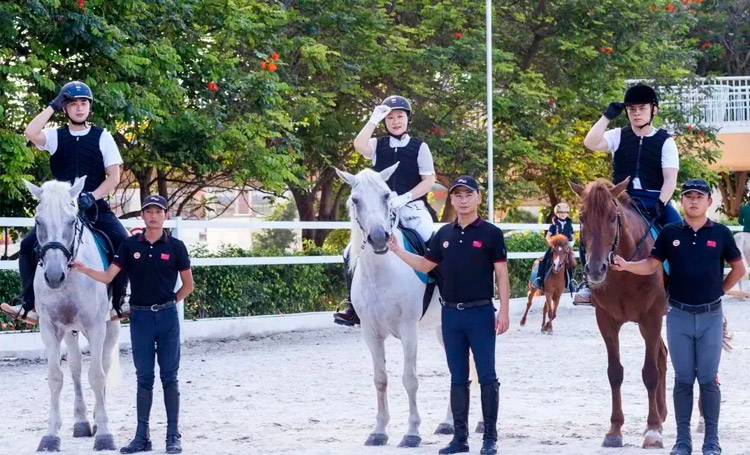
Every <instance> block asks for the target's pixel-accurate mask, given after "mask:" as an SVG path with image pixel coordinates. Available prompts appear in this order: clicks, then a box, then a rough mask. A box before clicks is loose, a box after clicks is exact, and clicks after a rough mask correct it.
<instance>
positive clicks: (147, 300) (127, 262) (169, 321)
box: [72, 195, 193, 453]
mask: <svg viewBox="0 0 750 455" xmlns="http://www.w3.org/2000/svg"><path fill="white" fill-rule="evenodd" d="M141 216H142V217H143V221H144V222H145V223H146V230H145V231H144V232H143V233H142V234H138V235H135V236H132V237H129V238H127V239H125V240H124V241H123V242H122V244H121V245H120V248H119V249H118V250H117V254H116V255H115V258H114V261H112V264H111V265H110V266H109V268H108V269H107V270H105V271H103V272H102V271H96V270H92V269H91V268H89V267H87V266H86V265H84V264H83V263H81V262H79V261H74V262H73V264H72V266H73V269H74V270H76V271H79V272H81V273H85V274H86V275H88V276H90V277H91V278H93V279H95V280H97V281H100V282H102V283H109V282H110V281H112V279H113V278H114V277H115V276H116V275H117V274H118V273H119V272H120V271H121V270H124V271H125V273H126V274H127V275H128V278H130V285H131V287H132V289H131V294H130V311H131V313H130V340H131V343H132V346H133V362H134V363H135V373H136V376H137V378H138V392H137V397H136V403H137V414H138V427H137V429H136V434H135V438H134V439H133V440H132V441H131V442H130V444H128V445H127V446H125V447H123V448H122V449H121V450H120V452H121V453H136V452H147V451H150V450H151V448H152V447H151V438H150V435H149V414H150V413H151V403H152V401H153V388H154V357H156V358H157V360H158V362H159V376H160V377H161V384H162V388H163V389H164V406H165V408H166V410H167V444H166V445H167V453H181V452H182V444H181V442H180V433H179V431H178V428H177V419H178V415H179V409H180V392H179V389H178V386H177V371H178V369H179V367H180V321H179V315H178V312H177V304H176V302H178V301H180V300H183V299H184V298H185V297H187V295H188V294H190V292H192V290H193V274H192V272H191V271H190V258H189V257H188V252H187V249H186V248H185V244H184V243H182V241H180V240H179V239H175V238H173V237H171V236H169V235H168V234H167V233H166V231H164V229H163V227H164V220H165V219H166V218H167V201H166V199H164V198H163V197H162V196H159V195H151V196H149V197H147V198H146V199H145V200H144V201H143V204H142V205H141ZM178 273H179V274H180V278H181V279H182V287H180V289H179V290H178V291H177V293H175V291H174V288H175V286H176V284H177V274H178Z"/></svg>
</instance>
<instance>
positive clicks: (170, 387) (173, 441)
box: [164, 382, 182, 453]
mask: <svg viewBox="0 0 750 455" xmlns="http://www.w3.org/2000/svg"><path fill="white" fill-rule="evenodd" d="M164 407H165V408H166V410H167V453H182V444H181V443H180V431H179V427H178V422H179V417H180V388H179V384H178V383H177V382H173V383H171V384H166V385H165V386H164Z"/></svg>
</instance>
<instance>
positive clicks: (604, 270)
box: [602, 263, 607, 272]
mask: <svg viewBox="0 0 750 455" xmlns="http://www.w3.org/2000/svg"><path fill="white" fill-rule="evenodd" d="M606 271H607V264H606V263H602V272H606Z"/></svg>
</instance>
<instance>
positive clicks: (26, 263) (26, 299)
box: [18, 254, 36, 317]
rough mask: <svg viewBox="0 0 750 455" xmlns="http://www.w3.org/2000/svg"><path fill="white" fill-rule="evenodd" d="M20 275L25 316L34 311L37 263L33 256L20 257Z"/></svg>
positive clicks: (21, 255) (20, 255)
mask: <svg viewBox="0 0 750 455" xmlns="http://www.w3.org/2000/svg"><path fill="white" fill-rule="evenodd" d="M18 273H19V275H21V300H22V301H23V314H22V316H24V317H25V316H26V314H27V313H28V312H29V311H33V310H34V275H35V274H36V262H35V261H34V255H33V254H19V255H18Z"/></svg>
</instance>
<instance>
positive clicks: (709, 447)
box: [700, 381, 721, 455]
mask: <svg viewBox="0 0 750 455" xmlns="http://www.w3.org/2000/svg"><path fill="white" fill-rule="evenodd" d="M700 388H701V406H702V408H703V418H704V420H705V421H706V434H705V435H704V437H703V453H704V454H711V455H718V454H720V453H721V445H720V444H719V411H720V409H721V389H719V385H718V384H717V383H716V382H715V381H709V382H707V383H704V384H700Z"/></svg>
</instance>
